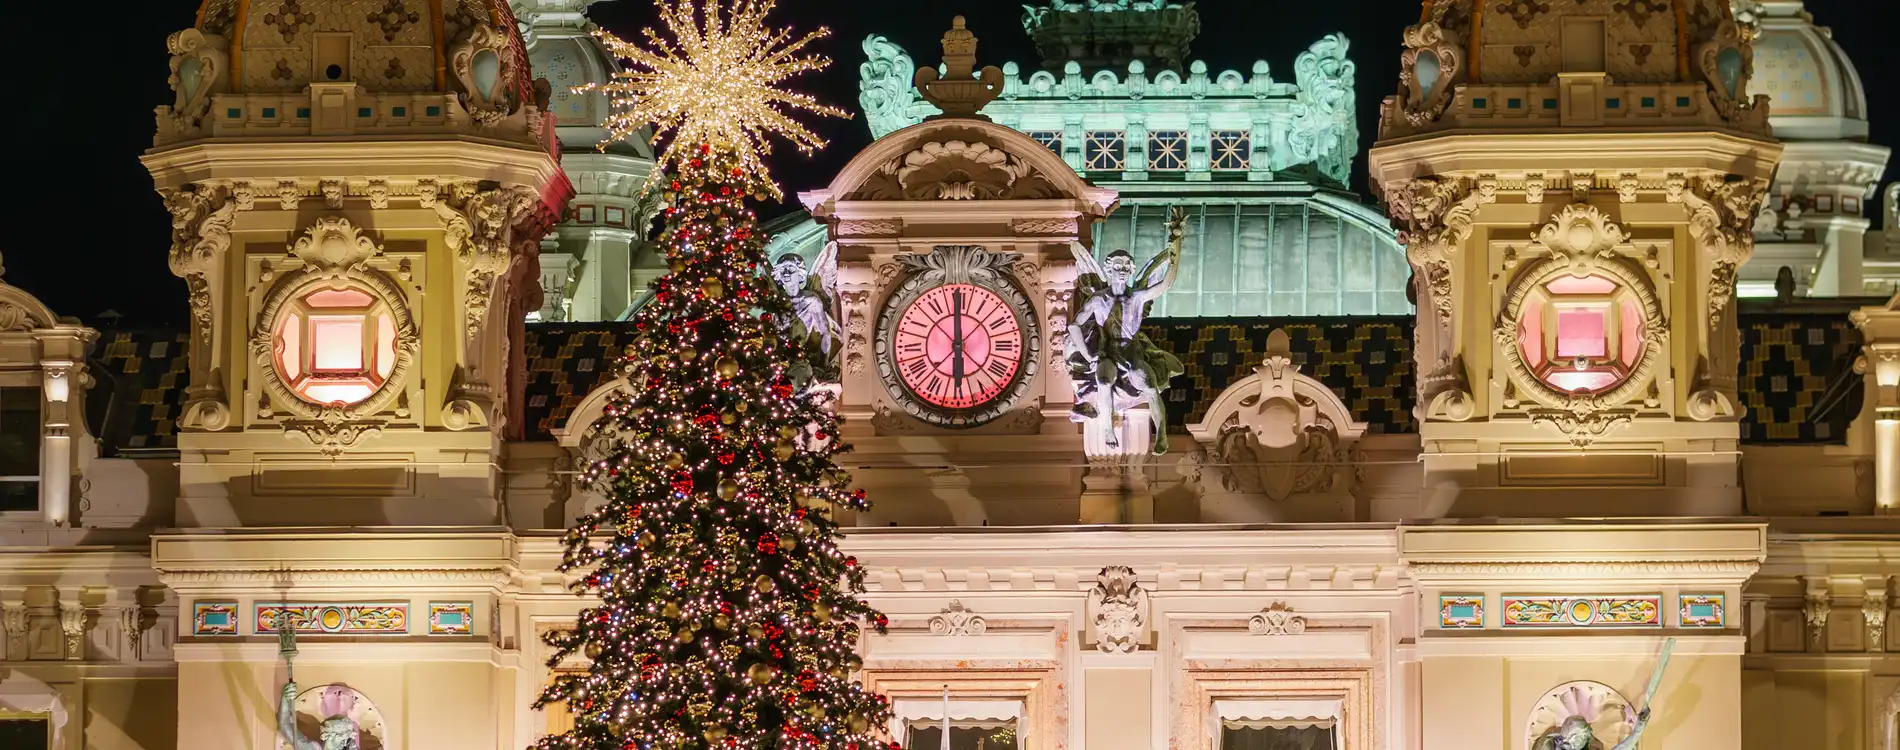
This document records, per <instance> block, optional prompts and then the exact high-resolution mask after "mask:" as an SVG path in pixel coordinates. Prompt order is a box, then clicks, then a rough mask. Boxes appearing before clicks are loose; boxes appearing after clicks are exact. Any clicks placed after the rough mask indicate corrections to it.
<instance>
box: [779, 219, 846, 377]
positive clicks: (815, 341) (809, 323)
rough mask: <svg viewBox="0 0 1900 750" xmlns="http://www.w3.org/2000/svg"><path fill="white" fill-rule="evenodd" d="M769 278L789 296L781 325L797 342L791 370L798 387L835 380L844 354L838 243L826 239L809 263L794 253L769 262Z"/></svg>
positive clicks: (792, 339) (791, 338)
mask: <svg viewBox="0 0 1900 750" xmlns="http://www.w3.org/2000/svg"><path fill="white" fill-rule="evenodd" d="M772 279H773V280H774V281H777V282H778V285H779V287H780V288H782V289H784V290H785V295H786V296H787V297H789V298H791V303H792V310H791V315H790V316H788V317H787V318H786V319H785V320H783V321H781V324H780V325H781V328H782V329H783V330H784V331H785V333H786V335H787V336H788V337H789V338H790V340H791V341H793V342H796V343H797V344H798V347H799V351H800V358H799V360H798V361H796V362H794V363H793V364H792V367H791V369H790V373H791V378H792V381H793V382H794V383H795V384H798V385H799V386H800V387H801V388H802V387H803V386H804V385H806V384H809V383H812V382H821V383H835V382H838V377H839V371H838V367H839V363H840V361H841V358H842V356H843V354H844V351H843V350H844V326H843V325H842V324H840V323H839V322H838V310H837V299H838V243H836V242H827V243H825V249H824V250H822V251H820V252H819V254H818V257H817V258H816V259H815V260H814V261H813V262H812V266H811V267H810V268H807V267H806V266H805V259H804V258H803V257H802V256H800V255H799V254H798V253H796V252H788V253H785V254H784V255H780V256H779V257H778V259H777V260H776V261H774V262H773V264H772Z"/></svg>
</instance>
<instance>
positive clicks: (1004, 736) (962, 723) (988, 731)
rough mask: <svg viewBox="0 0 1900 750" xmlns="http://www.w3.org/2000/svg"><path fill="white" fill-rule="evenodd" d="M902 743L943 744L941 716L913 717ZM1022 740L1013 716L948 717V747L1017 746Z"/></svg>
mask: <svg viewBox="0 0 1900 750" xmlns="http://www.w3.org/2000/svg"><path fill="white" fill-rule="evenodd" d="M905 735H906V736H905V740H906V742H905V743H904V746H905V747H909V748H917V749H918V750H937V748H941V747H943V722H942V721H941V720H936V721H929V720H921V719H920V720H916V721H912V722H911V723H910V726H909V731H907V732H905ZM1020 747H1022V741H1021V740H1020V739H1019V738H1018V737H1017V735H1016V720H1015V719H1000V720H994V719H951V720H950V750H1017V748H1020Z"/></svg>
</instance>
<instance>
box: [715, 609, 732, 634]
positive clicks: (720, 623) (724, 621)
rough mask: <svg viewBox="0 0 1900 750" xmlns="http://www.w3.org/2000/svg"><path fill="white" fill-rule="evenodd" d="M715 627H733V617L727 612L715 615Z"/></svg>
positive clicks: (724, 628) (721, 628) (722, 628)
mask: <svg viewBox="0 0 1900 750" xmlns="http://www.w3.org/2000/svg"><path fill="white" fill-rule="evenodd" d="M713 627H715V628H718V629H720V630H726V629H728V628H731V627H732V618H730V617H727V616H726V615H725V613H720V614H716V615H713Z"/></svg>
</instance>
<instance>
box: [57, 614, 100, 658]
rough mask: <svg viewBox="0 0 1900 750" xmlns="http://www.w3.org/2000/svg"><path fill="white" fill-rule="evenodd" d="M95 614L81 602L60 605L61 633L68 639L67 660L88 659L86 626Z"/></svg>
mask: <svg viewBox="0 0 1900 750" xmlns="http://www.w3.org/2000/svg"><path fill="white" fill-rule="evenodd" d="M92 619H93V613H91V612H89V611H87V609H86V607H85V606H84V605H82V604H80V603H79V602H60V603H59V632H60V633H61V634H62V635H64V636H65V637H66V658H68V659H85V658H86V626H87V625H89V624H90V621H91V620H92Z"/></svg>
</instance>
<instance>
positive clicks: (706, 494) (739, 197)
mask: <svg viewBox="0 0 1900 750" xmlns="http://www.w3.org/2000/svg"><path fill="white" fill-rule="evenodd" d="M725 1H726V0H713V1H712V2H710V3H708V4H707V5H706V6H705V9H704V13H703V15H702V14H700V13H699V8H698V7H697V6H696V4H695V3H694V2H691V1H690V0H681V1H680V2H679V3H678V4H677V5H673V6H670V7H665V6H663V7H662V9H661V15H662V18H663V19H664V20H665V23H666V25H667V26H668V27H669V28H670V30H671V31H672V32H673V33H674V35H675V37H676V40H673V41H668V40H666V39H664V38H662V37H660V36H659V35H658V34H655V33H654V32H651V31H649V32H648V33H647V39H648V42H649V43H650V45H651V46H652V48H653V49H652V50H651V51H649V50H647V49H644V48H641V47H636V46H633V45H628V44H626V43H624V42H619V41H618V40H613V41H612V42H609V46H610V47H612V48H613V49H614V51H615V52H616V53H617V54H620V55H622V56H624V57H626V58H628V60H629V61H631V62H633V63H634V64H635V65H636V66H638V67H639V68H640V69H639V70H636V71H633V72H630V73H628V74H625V75H622V76H620V77H618V78H616V79H615V81H614V82H613V83H610V84H608V85H606V86H603V87H602V89H603V90H605V91H607V92H608V93H609V94H610V95H612V96H613V98H614V102H615V109H616V114H615V116H614V120H613V123H612V128H613V131H614V133H615V136H616V137H622V138H624V137H629V136H632V135H633V134H635V133H637V132H638V130H639V128H641V127H643V126H645V125H649V124H651V125H655V126H656V127H658V128H659V129H660V131H661V132H670V133H671V134H672V140H671V142H670V144H668V147H667V149H666V151H665V153H664V154H663V157H662V159H661V162H660V163H661V169H660V170H658V171H657V173H656V174H657V176H656V180H658V181H659V184H660V186H661V188H662V190H663V194H664V197H665V200H666V208H665V220H666V221H665V223H666V228H665V231H664V232H663V233H662V235H661V237H660V239H659V244H660V246H661V247H662V248H663V249H664V250H665V252H666V256H667V262H668V266H669V269H670V270H671V273H669V274H668V275H667V276H665V277H662V278H661V279H659V280H658V281H656V282H654V284H653V295H652V300H651V301H650V302H649V303H648V304H646V305H645V306H643V307H642V308H641V309H640V310H639V311H638V312H637V313H635V315H634V317H633V321H632V324H633V328H634V330H635V331H636V332H637V334H638V335H637V336H636V338H635V340H634V343H632V344H630V345H629V346H628V347H627V349H626V351H625V352H624V355H623V357H622V359H621V363H620V371H621V375H622V377H623V378H625V380H626V382H628V383H629V384H631V385H632V387H631V388H630V389H628V390H627V392H624V393H622V394H620V395H618V396H616V397H615V398H614V399H612V400H611V401H610V402H609V404H608V405H607V407H606V409H605V412H604V416H603V418H602V420H601V421H600V422H599V423H598V424H596V425H594V427H593V429H594V433H593V434H594V435H595V437H596V439H595V440H594V441H593V442H592V443H591V445H592V450H593V451H594V453H593V460H591V461H590V462H589V463H588V464H587V465H586V466H585V467H584V469H583V470H582V472H581V475H580V477H579V479H580V481H581V483H582V484H583V485H584V486H587V487H589V488H591V489H593V490H594V491H597V492H599V493H600V494H601V495H602V497H603V498H604V499H605V503H604V504H602V505H601V507H600V508H599V509H597V510H595V511H593V512H591V513H588V514H586V515H584V516H582V517H580V518H579V519H577V521H576V522H575V526H574V528H572V529H571V530H569V532H568V534H567V536H566V538H565V539H564V542H565V546H566V552H565V555H564V557H563V560H562V562H561V565H560V569H561V570H562V571H563V572H566V573H570V574H572V575H574V576H576V578H577V580H576V583H575V584H574V588H575V589H576V591H577V592H578V593H581V594H583V595H587V596H592V597H597V598H598V599H599V600H600V604H599V606H595V607H590V608H588V609H586V610H584V611H583V612H582V613H581V615H580V617H579V618H578V619H577V620H576V622H575V626H574V628H573V629H572V630H567V631H558V632H554V633H550V634H548V635H547V636H546V637H545V642H546V643H547V644H549V645H550V646H553V647H554V654H553V656H552V657H551V658H550V659H549V661H548V664H549V666H550V667H554V666H556V665H559V664H561V663H562V662H564V661H566V660H567V659H569V658H572V657H574V656H576V655H578V656H583V657H585V658H587V659H588V660H589V665H588V669H587V672H586V673H585V674H566V675H562V676H559V677H557V678H556V679H555V680H554V681H553V682H552V684H550V685H549V686H548V687H547V689H546V690H544V691H543V692H542V694H541V696H540V698H539V700H537V702H536V704H535V705H536V707H537V708H542V707H547V706H549V705H550V704H555V703H560V704H565V706H566V707H567V710H568V713H569V714H570V715H571V716H573V718H574V725H573V727H572V728H571V729H569V730H567V731H564V732H562V733H560V734H555V735H550V736H548V737H544V738H542V739H541V740H540V742H539V743H537V745H536V747H537V748H539V750H889V749H890V748H895V747H896V745H895V744H891V743H886V742H884V741H882V740H880V739H879V738H878V733H879V732H882V731H883V730H884V728H885V727H886V726H888V724H889V722H890V718H891V706H890V702H889V700H887V699H886V698H884V697H883V696H881V695H878V694H875V693H872V692H870V691H868V690H866V689H865V688H864V686H863V684H862V683H861V682H859V681H858V680H857V679H856V678H855V677H854V676H853V673H855V672H857V671H858V670H860V669H861V668H862V667H863V663H862V662H861V661H860V660H859V657H858V656H857V647H858V643H859V639H860V636H861V634H862V632H863V631H864V630H866V629H871V630H875V631H882V630H883V629H884V627H885V625H886V620H885V618H884V616H883V615H881V614H879V613H878V612H877V611H875V610H873V609H872V608H871V607H870V606H869V605H867V604H865V603H864V602H863V601H862V600H861V599H860V598H859V597H858V595H859V594H861V593H863V591H864V571H863V569H862V568H861V567H860V566H859V565H858V563H857V560H856V559H854V558H851V557H849V556H846V555H845V554H844V553H843V552H842V551H840V550H839V548H838V544H837V540H838V524H837V521H836V519H835V518H834V517H833V513H834V512H835V511H836V510H840V509H845V510H860V511H861V510H865V509H867V508H868V507H869V505H868V503H867V502H866V500H865V497H864V493H863V492H862V491H853V490H850V489H849V488H848V485H849V482H850V477H849V475H848V474H846V473H845V472H844V471H843V470H841V469H839V468H838V467H837V465H836V462H835V457H836V456H837V454H838V453H839V452H841V451H843V450H845V447H844V446H843V445H842V444H840V442H839V441H838V427H839V420H838V418H837V417H836V415H834V414H833V413H832V412H831V411H830V409H829V408H828V407H827V404H826V403H825V402H824V401H823V398H824V396H823V395H822V394H823V393H824V392H823V391H809V392H808V391H801V390H800V389H799V388H798V386H797V385H796V384H795V383H794V382H793V378H792V375H791V372H792V370H793V366H794V364H795V363H796V360H797V358H798V357H800V356H801V352H802V349H801V347H800V346H799V345H798V344H796V343H794V342H792V341H790V340H789V339H788V337H787V335H786V333H785V330H784V328H783V325H782V324H783V323H784V322H786V321H789V320H790V316H791V314H792V310H791V302H790V300H789V299H787V298H786V296H785V292H784V290H783V289H782V288H780V287H779V285H778V284H776V283H773V282H772V281H771V280H770V279H769V278H767V277H765V275H764V274H763V269H764V268H765V267H766V266H765V236H764V234H763V233H762V232H760V231H759V229H758V217H757V215H756V214H754V213H753V211H752V210H751V209H750V208H749V207H747V205H746V201H747V199H748V198H749V197H750V196H751V195H752V194H753V193H755V192H757V191H759V190H762V189H770V188H771V183H770V180H769V179H768V178H767V177H766V176H765V172H764V165H763V163H762V160H761V159H760V153H762V152H763V151H764V150H765V149H766V148H768V144H767V143H766V140H767V139H768V138H769V137H773V136H781V137H785V138H787V139H788V140H790V141H792V143H793V144H795V145H797V146H799V147H800V148H802V149H807V150H809V149H811V148H817V147H819V146H822V145H823V141H821V140H819V139H818V138H817V137H816V136H813V135H812V134H811V133H810V132H809V131H807V130H805V129H804V128H803V126H801V125H799V124H798V123H796V122H794V121H793V120H791V119H790V117H789V116H788V115H787V114H786V112H797V111H805V112H812V113H819V114H829V113H832V112H835V110H832V109H831V108H829V107H825V106H823V105H820V104H818V103H817V102H816V101H815V100H812V99H811V98H810V97H807V96H805V95H802V94H796V93H793V92H787V91H782V90H779V89H777V88H774V85H775V84H777V83H779V82H781V81H783V80H784V79H785V78H786V77H789V76H790V75H794V74H796V73H798V72H802V71H806V70H817V69H819V68H822V67H824V65H825V64H826V63H827V62H828V61H826V60H824V59H823V58H819V57H799V56H798V51H799V49H800V48H802V47H803V46H804V45H805V44H806V43H808V42H810V41H811V40H812V39H815V38H817V37H818V36H821V35H822V34H814V35H809V36H806V37H804V38H803V39H801V40H800V41H797V42H790V43H788V40H789V39H790V38H791V37H790V34H789V33H788V32H783V31H767V30H766V29H765V28H764V16H765V14H766V12H767V11H769V10H771V8H772V5H773V4H772V2H770V0H731V2H732V3H733V4H732V5H731V6H730V7H727V6H726V5H725V4H724V3H725ZM781 107H782V108H784V110H783V111H781V109H780V108H781Z"/></svg>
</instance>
